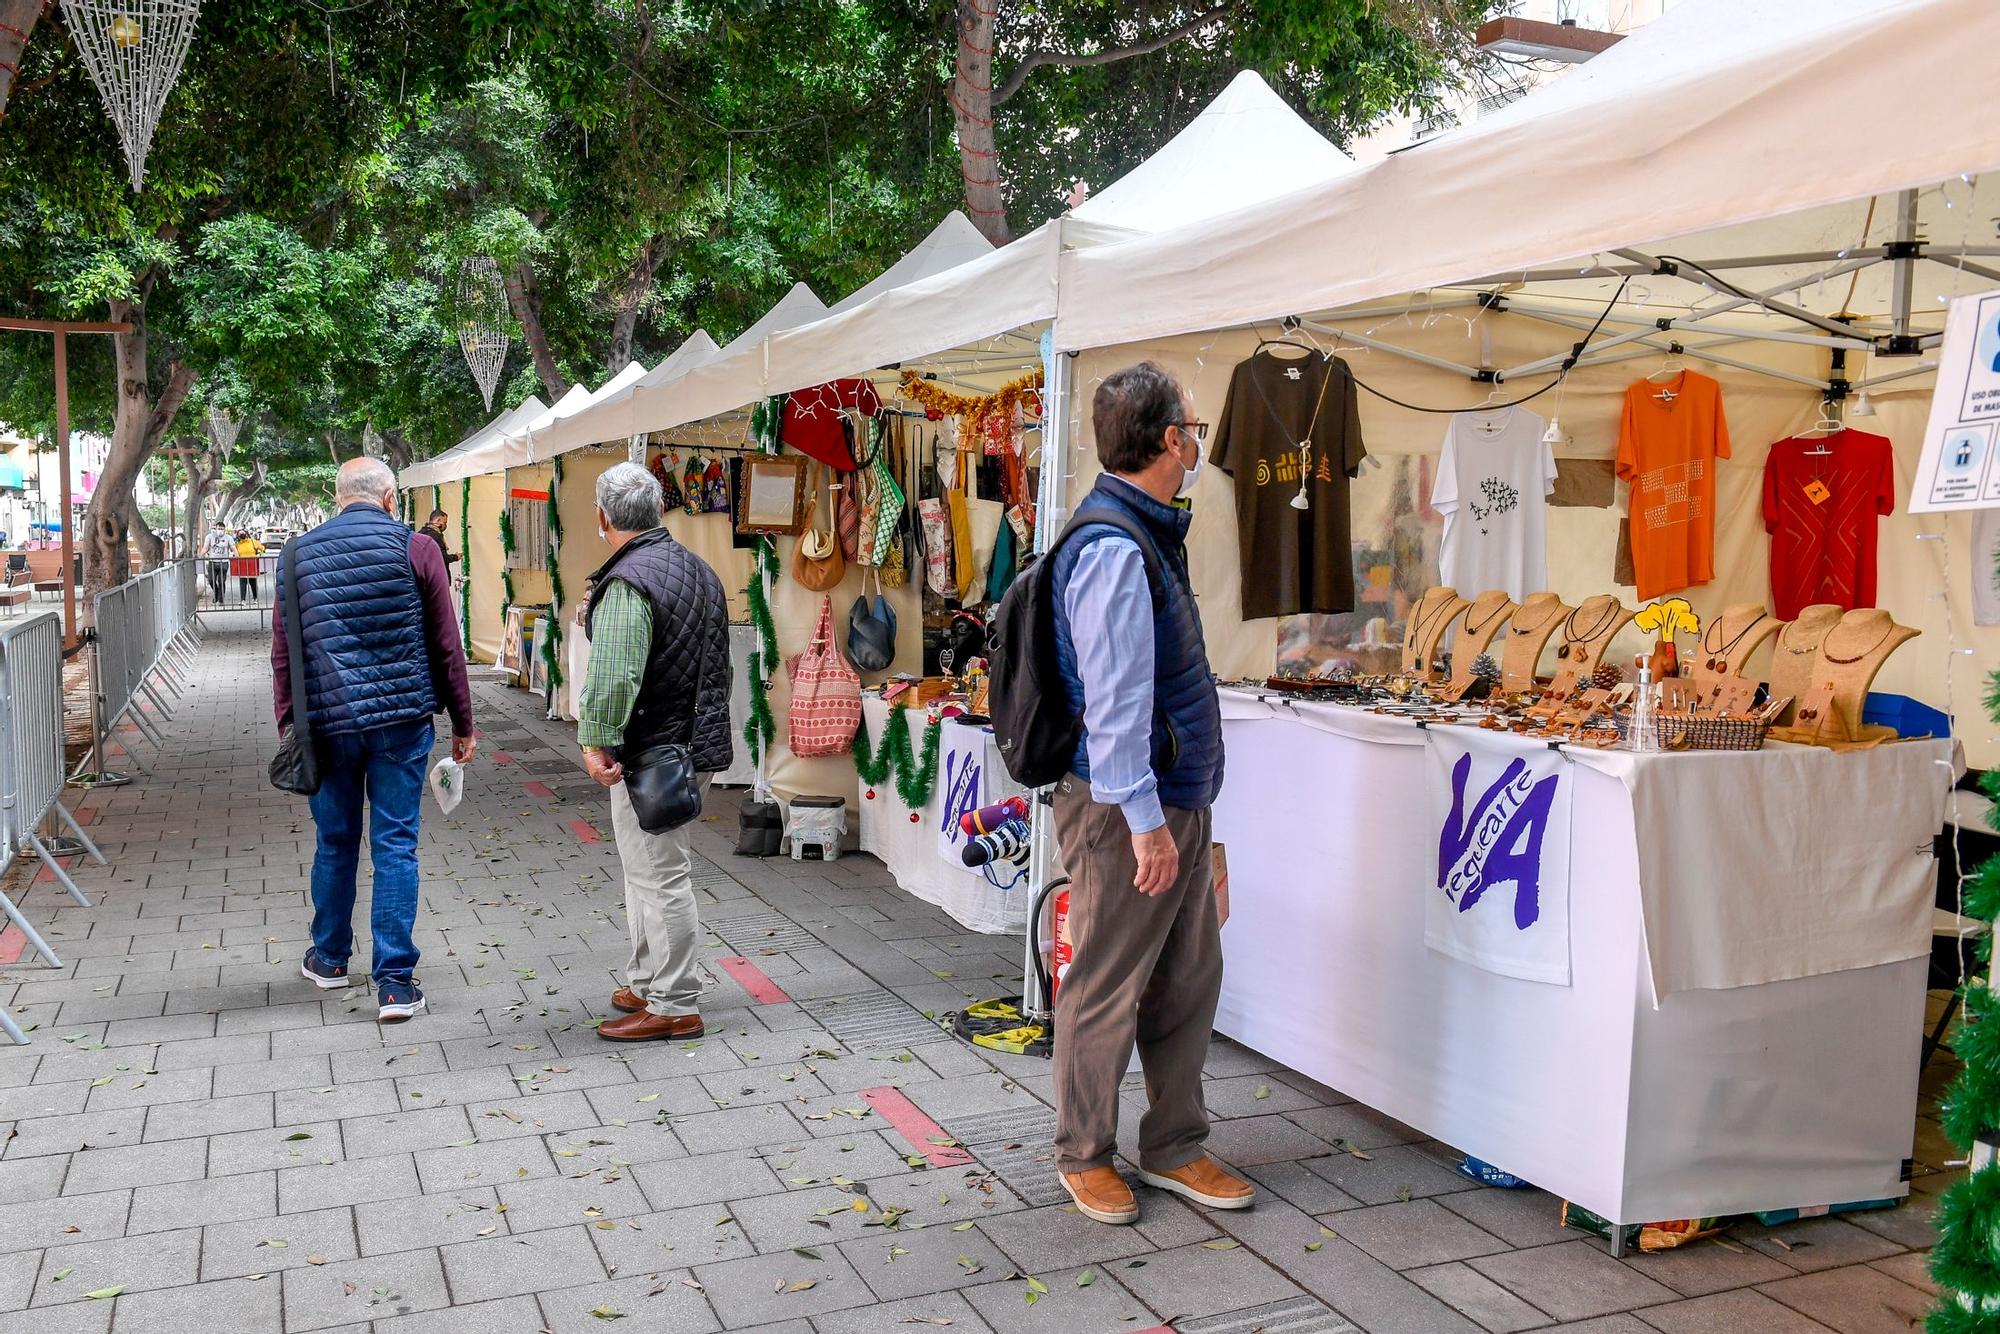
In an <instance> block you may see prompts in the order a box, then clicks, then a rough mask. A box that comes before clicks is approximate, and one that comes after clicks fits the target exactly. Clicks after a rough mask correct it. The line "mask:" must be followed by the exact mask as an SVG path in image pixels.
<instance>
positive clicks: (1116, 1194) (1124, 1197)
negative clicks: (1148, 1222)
mask: <svg viewBox="0 0 2000 1334" xmlns="http://www.w3.org/2000/svg"><path fill="white" fill-rule="evenodd" d="M1056 1179H1057V1180H1059V1181H1061V1182H1062V1186H1063V1189H1064V1190H1066V1191H1068V1192H1069V1197H1070V1198H1071V1199H1072V1200H1075V1201H1076V1209H1077V1212H1078V1213H1080V1214H1082V1215H1083V1216H1084V1217H1085V1218H1094V1219H1096V1220H1097V1221H1098V1222H1100V1223H1109V1224H1111V1225H1112V1226H1114V1227H1119V1226H1123V1225H1124V1224H1126V1223H1136V1222H1138V1221H1139V1201H1137V1200H1136V1199H1134V1198H1132V1188H1131V1187H1130V1186H1128V1185H1126V1184H1125V1178H1124V1177H1122V1176H1119V1175H1118V1169H1117V1168H1115V1167H1092V1168H1089V1169H1087V1170H1085V1171H1082V1172H1058V1173H1056Z"/></svg>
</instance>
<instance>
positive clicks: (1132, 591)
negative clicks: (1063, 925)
mask: <svg viewBox="0 0 2000 1334" xmlns="http://www.w3.org/2000/svg"><path fill="white" fill-rule="evenodd" d="M1091 419H1092V427H1093V429H1094V431H1095V433H1096V437H1097V455H1098V459H1099V461H1100V462H1101V463H1102V464H1103V465H1104V473H1103V475H1102V476H1100V477H1099V478H1098V479H1097V484H1096V486H1095V487H1093V488H1092V489H1091V491H1090V494H1088V495H1087V496H1085V497H1084V498H1083V500H1082V502H1081V503H1080V504H1079V505H1078V506H1077V509H1076V519H1077V521H1078V523H1079V524H1080V525H1081V526H1080V527H1079V528H1078V530H1077V532H1076V535H1075V536H1074V537H1072V538H1071V539H1070V540H1068V541H1067V542H1065V543H1064V544H1063V545H1062V546H1061V547H1060V548H1059V549H1058V550H1057V552H1056V554H1055V556H1054V557H1052V559H1053V560H1054V561H1055V562H1056V564H1055V565H1054V566H1053V568H1052V570H1051V579H1052V584H1051V591H1052V592H1053V594H1054V598H1055V608H1056V615H1055V636H1056V657H1057V661H1058V663H1059V664H1060V666H1061V668H1062V675H1063V680H1064V683H1065V685H1066V687H1067V689H1068V692H1069V698H1070V705H1071V707H1072V708H1073V709H1074V710H1075V711H1076V712H1077V713H1079V714H1080V715H1081V716H1082V718H1083V723H1084V738H1083V741H1082V742H1081V744H1080V745H1079V746H1078V748H1077V755H1076V759H1075V762H1074V764H1073V766H1072V768H1073V772H1072V774H1071V775H1070V777H1068V778H1065V779H1064V780H1062V781H1061V782H1060V783H1058V784H1057V787H1056V799H1055V816H1056V835H1057V838H1058V839H1059V841H1060V842H1061V844H1062V857H1063V866H1064V868H1065V869H1066V870H1067V871H1068V872H1069V873H1070V876H1071V887H1070V913H1069V930H1070V933H1071V939H1072V941H1073V942H1074V944H1075V947H1076V957H1075V961H1074V962H1073V963H1071V965H1070V966H1069V969H1068V971H1067V972H1065V973H1064V975H1063V979H1062V985H1061V987H1060V988H1059V989H1058V991H1057V993H1056V1045H1055V1076H1056V1115H1057V1126H1056V1148H1057V1150H1058V1155H1059V1156H1058V1160H1057V1165H1056V1166H1057V1171H1058V1173H1059V1174H1060V1176H1061V1179H1062V1183H1063V1187H1064V1189H1066V1190H1067V1191H1068V1192H1069V1194H1070V1196H1071V1198H1073V1199H1074V1200H1075V1201H1076V1204H1077V1208H1078V1209H1079V1210H1080V1211H1081V1212H1082V1213H1083V1214H1085V1215H1086V1216H1088V1217H1090V1218H1094V1219H1096V1220H1097V1221H1099V1222H1102V1223H1130V1222H1133V1221H1134V1220H1136V1219H1137V1218H1138V1216H1139V1209H1138V1203H1137V1201H1136V1200H1135V1199H1134V1197H1133V1195H1132V1191H1131V1188H1130V1187H1129V1186H1128V1185H1126V1183H1125V1180H1124V1178H1122V1177H1121V1176H1120V1175H1119V1174H1118V1171H1117V1169H1116V1168H1114V1167H1113V1166H1112V1165H1111V1161H1112V1156H1113V1154H1114V1153H1115V1151H1116V1148H1117V1135H1118V1085H1119V1082H1120V1081H1121V1080H1122V1079H1123V1078H1124V1075H1125V1068H1126V1066H1127V1065H1128V1064H1129V1063H1130V1060H1131V1055H1132V1048H1133V1045H1134V1043H1135V1042H1136V1043H1137V1045H1138V1049H1139V1059H1140V1061H1141V1063H1142V1064H1143V1065H1144V1067H1145V1072H1146V1093H1147V1099H1148V1102H1149V1104H1150V1105H1149V1106H1148V1108H1147V1111H1146V1113H1145V1115H1144V1117H1143V1118H1142V1119H1141V1120H1140V1122H1139V1168H1140V1171H1139V1176H1140V1179H1141V1180H1142V1181H1144V1182H1145V1183H1146V1184H1147V1185H1150V1186H1153V1187H1155V1188H1157V1189H1160V1190H1166V1191H1171V1192H1173V1193H1174V1194H1177V1195H1181V1196H1184V1197H1186V1198H1188V1199H1191V1200H1195V1201H1198V1202H1200V1203H1202V1204H1205V1205H1208V1206H1209V1207H1211V1208H1217V1209H1241V1208H1244V1207H1247V1206H1248V1205H1249V1204H1250V1202H1251V1199H1252V1196H1253V1191H1252V1188H1251V1187H1250V1186H1249V1185H1248V1184H1247V1183H1246V1182H1243V1181H1241V1180H1238V1179H1237V1178H1236V1177H1234V1176H1232V1175H1230V1174H1229V1173H1228V1172H1226V1171H1224V1170H1223V1169H1222V1168H1221V1167H1219V1166H1217V1165H1216V1163H1215V1161H1214V1160H1213V1159H1211V1158H1209V1157H1208V1156H1207V1154H1206V1153H1205V1152H1204V1151H1203V1148H1202V1146H1203V1144H1204V1143H1205V1142H1206V1140H1207V1138H1208V1113H1207V1109H1206V1107H1205V1106H1204V1105H1203V1101H1202V1085H1201V1078H1202V1065H1203V1062H1204V1061H1205V1060H1206V1059H1207V1056H1208V1042H1209V1033H1210V1029H1211V1027H1212V1025H1213V1023H1214V1020H1215V1005H1216V998H1217V996H1218V994H1219V993H1220V992H1221V989H1222V940H1221V935H1220V930H1221V926H1220V921H1219V917H1218V913H1217V903H1216V892H1215V891H1216V886H1215V878H1214V870H1213V853H1212V846H1211V842H1210V819H1209V808H1210V807H1211V806H1212V805H1213V804H1214V801H1215V797H1216V793H1217V792H1218V791H1219V790H1220V789H1221V787H1222V718H1221V710H1220V706H1219V703H1218V701H1217V698H1216V693H1215V678H1214V676H1213V674H1212V673H1211V672H1210V671H1209V667H1208V652H1207V648H1206V646H1205V645H1204V644H1203V642H1202V633H1201V618H1200V616H1199V614H1198V612H1197V610H1196V607H1195V598H1194V589H1193V586H1192V585H1191V584H1190V583H1189V580H1188V566H1187V548H1186V538H1187V530H1188V522H1189V511H1188V509H1187V508H1186V506H1185V505H1182V504H1176V503H1175V502H1176V499H1177V498H1178V497H1183V496H1185V495H1186V494H1187V493H1188V492H1189V491H1191V490H1193V488H1194V482H1195V478H1196V477H1197V476H1198V475H1199V474H1200V471H1201V448H1202V439H1203V436H1204V435H1205V433H1206V431H1207V428H1206V426H1205V425H1204V424H1203V423H1201V422H1199V421H1197V420H1195V415H1194V403H1193V400H1192V399H1191V398H1190V396H1189V395H1188V393H1187V391H1186V390H1184V389H1182V388H1181V386H1180V385H1179V384H1178V383H1176V382H1175V380H1174V378H1173V377H1172V376H1170V375H1168V374H1167V372H1166V371H1164V370H1162V369H1161V368H1160V367H1158V366H1156V365H1154V364H1153V363H1151V362H1141V363H1140V364H1139V365H1137V366H1132V367H1128V368H1127V369H1125V370H1121V371H1118V372H1116V373H1114V374H1112V375H1109V376H1106V377H1105V379H1104V382H1103V383H1102V384H1101V385H1099V386H1098V388H1097V392H1096V394H1095V396H1094V397H1093V399H1092V401H1091ZM1099 511H1104V512H1115V513H1117V514H1119V515H1120V516H1121V517H1122V518H1124V519H1125V520H1126V521H1127V522H1130V523H1132V524H1134V525H1135V526H1136V527H1137V529H1138V531H1139V533H1141V534H1143V536H1144V540H1145V544H1146V547H1147V549H1146V550H1142V549H1141V546H1140V543H1139V542H1138V541H1135V540H1134V538H1133V537H1132V536H1130V535H1128V534H1127V532H1126V531H1125V530H1124V529H1122V528H1114V527H1111V526H1108V525H1106V526H1099V527H1092V526H1090V524H1089V518H1090V516H1091V515H1092V514H1093V513H1095V512H1099Z"/></svg>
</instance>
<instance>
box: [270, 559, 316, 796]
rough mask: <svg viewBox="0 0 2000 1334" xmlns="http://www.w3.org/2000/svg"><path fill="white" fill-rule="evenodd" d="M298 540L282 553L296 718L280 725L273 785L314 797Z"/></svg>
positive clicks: (287, 645)
mask: <svg viewBox="0 0 2000 1334" xmlns="http://www.w3.org/2000/svg"><path fill="white" fill-rule="evenodd" d="M298 563H299V557H298V544H297V543H296V542H291V543H287V544H286V545H285V549H284V552H283V554H282V555H281V556H280V558H279V561H278V565H279V567H280V573H279V576H278V578H279V582H280V583H281V584H282V585H283V596H284V599H285V653H286V657H287V658H288V659H289V661H290V665H291V672H292V720H291V722H289V723H287V724H285V725H284V726H283V727H280V728H279V729H278V753H277V754H276V755H273V756H272V757H271V769H270V775H271V786H272V787H275V788H277V789H278V790H279V791H280V792H290V793H293V794H295V795H297V796H301V797H310V796H311V795H313V793H315V792H317V791H319V752H318V750H317V749H316V748H315V747H314V745H313V735H312V722H311V716H310V713H309V711H308V709H307V707H306V639H305V631H304V630H303V629H302V628H301V627H300V625H299V570H298Z"/></svg>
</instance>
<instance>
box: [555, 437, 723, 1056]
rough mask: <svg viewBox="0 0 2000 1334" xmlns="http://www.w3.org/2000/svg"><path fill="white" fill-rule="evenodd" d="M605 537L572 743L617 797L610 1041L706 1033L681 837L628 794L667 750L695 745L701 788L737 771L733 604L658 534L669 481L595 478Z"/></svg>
mask: <svg viewBox="0 0 2000 1334" xmlns="http://www.w3.org/2000/svg"><path fill="white" fill-rule="evenodd" d="M597 533H598V536H599V537H601V538H603V539H604V540H605V542H607V543H609V544H610V547H611V558H610V559H609V560H607V561H605V562H604V564H602V565H600V566H599V567H598V568H597V572H596V573H595V574H593V575H592V576H591V577H590V584H591V593H590V606H589V610H588V611H587V612H586V619H585V621H584V625H585V629H586V632H587V633H588V635H589V637H590V670H589V672H588V673H587V674H586V675H585V677H584V681H583V691H582V694H581V695H580V697H579V698H578V700H577V710H576V735H577V741H578V742H579V743H580V744H581V745H582V746H583V765H584V768H586V769H588V770H589V771H590V776H591V777H592V778H595V779H596V780H597V781H598V782H600V783H602V784H604V786H606V787H608V788H610V789H611V830H612V836H613V838H614V839H615V840H616V842H617V844H618V859H619V861H620V862H621V863H623V865H624V868H625V921H626V929H627V930H628V932H629V933H630V934H631V937H632V954H631V957H630V959H629V960H628V961H627V963H626V966H625V979H626V985H625V986H623V987H620V988H619V989H618V990H617V991H615V992H613V993H612V996H611V1004H612V1007H613V1008H614V1009H618V1010H622V1011H624V1014H623V1015H622V1016H621V1017H619V1018H616V1019H610V1020H607V1021H606V1022H604V1023H602V1024H600V1025H598V1028H597V1035H598V1036H599V1037H601V1038H604V1039H606V1040H607V1041H611V1042H649V1041H656V1040H661V1039H675V1038H698V1037H700V1036H701V1035H702V1032H703V1028H702V1022H701V1011H700V1009H699V1008H698V1006H697V1002H698V1001H699V1000H700V998H701V979H700V975H699V973H698V971H697V970H696V968H695V950H696V947H697V946H698V944H699V937H700V935H701V922H700V919H699V917H698V915H697V913H696V909H695V899H694V881H693V878H692V876H691V875H690V871H691V870H692V864H691V862H690V858H689V853H688V836H687V828H686V826H682V827H680V828H677V829H668V830H664V831H662V832H659V833H649V832H647V831H646V830H645V829H644V828H642V827H641V826H640V823H639V816H638V814H637V813H636V812H635V811H634V810H633V807H632V798H631V796H630V794H629V793H628V792H627V790H626V787H625V775H626V772H627V771H628V770H630V771H631V772H633V773H637V772H638V771H639V770H640V768H642V767H643V766H645V765H646V764H647V763H648V762H649V761H654V760H656V759H657V757H658V755H659V749H660V748H661V747H663V746H672V745H679V746H685V747H687V748H688V752H689V757H690V759H691V760H692V761H693V768H694V771H695V772H696V773H697V774H698V775H700V779H699V785H700V787H701V789H702V790H703V791H704V792H705V791H706V790H707V786H708V778H709V776H710V775H712V774H714V773H717V772H719V771H721V770H723V769H727V768H728V767H729V762H730V757H731V751H732V745H733V743H732V742H731V740H730V736H729V683H730V672H729V604H728V602H727V600H726V599H725V598H724V597H723V594H722V581H721V580H720V579H718V578H716V576H715V571H714V570H712V569H710V568H709V566H708V563H707V562H706V561H704V560H702V558H701V557H699V556H697V555H695V554H694V553H693V552H692V551H689V550H688V549H687V548H686V547H684V546H682V545H681V544H680V543H678V542H676V541H674V539H673V537H672V535H670V534H669V533H668V532H667V530H666V529H665V528H663V527H662V526H661V511H660V484H659V482H658V481H656V480H654V478H653V475H652V474H651V473H650V472H648V471H646V469H644V468H642V467H640V466H639V465H638V464H636V463H620V464H616V465H614V466H613V467H611V468H608V469H606V470H605V473H604V475H603V476H601V477H599V478H598V479H597Z"/></svg>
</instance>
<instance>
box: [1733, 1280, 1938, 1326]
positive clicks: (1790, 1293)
mask: <svg viewBox="0 0 2000 1334" xmlns="http://www.w3.org/2000/svg"><path fill="white" fill-rule="evenodd" d="M1757 1291H1758V1292H1761V1293H1763V1294H1764V1295H1765V1296H1767V1297H1773V1298H1776V1299H1777V1300H1778V1301H1780V1302H1782V1303H1784V1304H1785V1305H1786V1306H1789V1307H1790V1308H1792V1309H1793V1310H1794V1311H1797V1312H1799V1313H1800V1314H1802V1315H1805V1316H1808V1317H1810V1318H1812V1319H1814V1320H1817V1321H1819V1322H1820V1323H1821V1324H1823V1325H1825V1326H1826V1327H1827V1328H1828V1329H1833V1330H1838V1331H1839V1332H1840V1334H1902V1331H1904V1330H1908V1329H1911V1328H1913V1327H1915V1326H1916V1325H1917V1324H1919V1323H1921V1321H1922V1320H1923V1318H1924V1316H1925V1315H1926V1314H1927V1313H1928V1312H1929V1311H1930V1309H1931V1306H1932V1301H1931V1297H1930V1294H1928V1293H1926V1292H1923V1291H1921V1290H1919V1289H1917V1288H1913V1287H1911V1286H1910V1285H1909V1284H1907V1283H1901V1282H1898V1281H1897V1280H1895V1279H1893V1278H1891V1277H1889V1275H1887V1274H1885V1273H1883V1272H1881V1271H1880V1270H1878V1269H1874V1268H1871V1267H1869V1266H1868V1265H1849V1266H1847V1267H1846V1268H1843V1269H1827V1270H1822V1271H1819V1272H1816V1273H1811V1274H1801V1275H1799V1276H1798V1277H1796V1278H1788V1279H1783V1280H1781V1281H1779V1282H1776V1283H1766V1284H1764V1285H1762V1286H1761V1287H1759V1288H1758V1289H1757Z"/></svg>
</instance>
